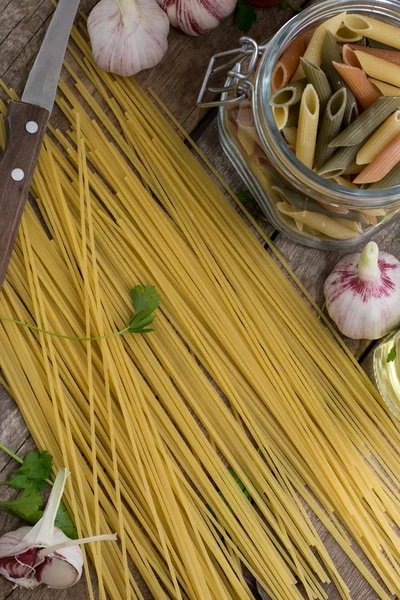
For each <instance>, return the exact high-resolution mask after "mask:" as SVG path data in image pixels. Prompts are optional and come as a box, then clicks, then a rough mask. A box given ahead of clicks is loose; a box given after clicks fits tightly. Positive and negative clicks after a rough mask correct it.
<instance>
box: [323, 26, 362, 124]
mask: <svg viewBox="0 0 400 600" xmlns="http://www.w3.org/2000/svg"><path fill="white" fill-rule="evenodd" d="M321 59H322V67H323V70H324V72H325V73H326V76H327V78H328V81H329V85H330V86H331V88H332V90H333V91H334V92H337V91H338V90H340V89H341V88H343V87H345V88H346V90H347V101H346V110H345V113H344V119H343V120H344V123H345V124H346V125H349V124H350V123H352V122H353V121H354V119H356V118H357V116H358V107H357V100H356V99H355V97H354V94H353V92H352V91H351V90H350V88H349V87H348V85H347V84H346V82H345V81H344V79H343V78H342V77H341V76H340V75H339V73H338V72H337V71H336V69H335V67H334V66H333V64H332V62H333V61H335V62H339V63H341V62H343V61H342V57H341V54H340V51H339V46H338V44H337V42H336V40H335V36H334V35H333V34H332V33H331V32H330V31H327V32H326V34H325V37H324V43H323V45H322V50H321Z"/></svg>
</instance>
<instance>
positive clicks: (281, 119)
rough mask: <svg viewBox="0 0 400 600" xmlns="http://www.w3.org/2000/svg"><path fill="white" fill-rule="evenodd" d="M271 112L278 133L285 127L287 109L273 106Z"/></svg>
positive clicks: (287, 114)
mask: <svg viewBox="0 0 400 600" xmlns="http://www.w3.org/2000/svg"><path fill="white" fill-rule="evenodd" d="M272 112H273V114H274V119H275V123H276V126H277V127H278V129H279V131H281V129H283V128H284V127H285V125H287V122H288V117H289V108H288V107H287V106H273V107H272Z"/></svg>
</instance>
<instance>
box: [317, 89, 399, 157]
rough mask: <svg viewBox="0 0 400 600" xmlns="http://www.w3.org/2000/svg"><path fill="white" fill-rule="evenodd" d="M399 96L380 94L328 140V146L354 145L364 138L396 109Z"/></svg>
mask: <svg viewBox="0 0 400 600" xmlns="http://www.w3.org/2000/svg"><path fill="white" fill-rule="evenodd" d="M399 103H400V97H397V96H392V97H389V96H382V97H381V98H378V100H376V101H375V102H374V103H373V104H371V106H369V107H368V108H367V109H366V110H365V111H364V112H363V113H362V114H361V115H360V116H359V117H357V119H356V120H355V121H353V123H351V124H350V125H349V126H348V127H346V129H345V130H344V131H342V132H341V133H339V135H338V136H337V137H336V138H335V139H334V140H332V142H330V144H329V146H331V147H338V146H355V145H356V144H359V143H361V142H364V140H365V139H366V138H367V137H368V136H369V135H370V134H371V133H372V132H373V131H375V129H376V128H377V127H378V126H379V125H380V124H381V123H382V122H383V121H384V120H385V119H387V117H388V116H389V115H390V114H391V113H392V112H394V111H395V110H396V108H397V106H398V105H399Z"/></svg>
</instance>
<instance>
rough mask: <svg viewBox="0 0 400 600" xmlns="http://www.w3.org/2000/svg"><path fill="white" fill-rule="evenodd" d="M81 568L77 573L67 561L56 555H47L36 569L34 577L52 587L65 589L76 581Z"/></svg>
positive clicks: (79, 576)
mask: <svg viewBox="0 0 400 600" xmlns="http://www.w3.org/2000/svg"><path fill="white" fill-rule="evenodd" d="M81 575H82V570H81V572H80V573H79V572H78V571H77V570H76V569H75V567H74V566H73V565H71V564H70V562H69V561H67V560H65V559H64V558H61V557H57V556H47V557H46V558H45V559H44V561H43V563H42V564H41V565H40V566H39V567H38V568H37V569H36V578H37V580H38V582H39V583H43V584H44V585H47V587H50V588H54V589H60V590H61V589H67V588H70V587H72V586H73V585H75V584H76V583H78V581H79V579H80V578H81Z"/></svg>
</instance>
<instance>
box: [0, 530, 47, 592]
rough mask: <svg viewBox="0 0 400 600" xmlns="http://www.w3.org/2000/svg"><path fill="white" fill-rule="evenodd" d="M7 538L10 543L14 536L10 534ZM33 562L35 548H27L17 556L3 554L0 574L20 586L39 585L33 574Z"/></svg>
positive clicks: (33, 586)
mask: <svg viewBox="0 0 400 600" xmlns="http://www.w3.org/2000/svg"><path fill="white" fill-rule="evenodd" d="M13 533H15V532H13ZM3 537H6V536H3ZM9 538H10V539H9V541H10V542H11V543H12V540H13V539H14V540H15V539H16V536H13V535H10V536H9ZM35 564H36V550H35V549H29V550H27V551H26V552H24V553H23V554H18V555H17V556H4V557H2V558H0V575H3V577H5V578H6V579H8V580H9V581H12V582H13V583H15V584H16V585H19V586H20V587H24V588H27V589H33V588H35V587H37V586H38V585H40V583H39V582H38V581H37V579H36V576H35Z"/></svg>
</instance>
